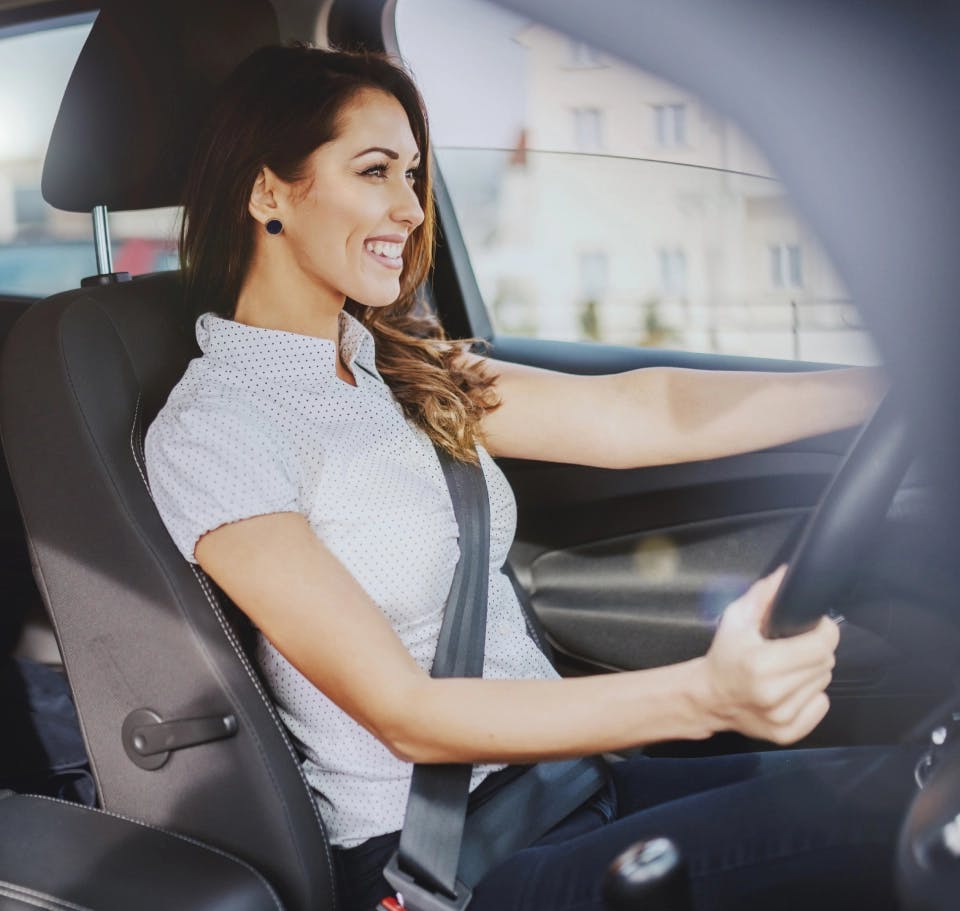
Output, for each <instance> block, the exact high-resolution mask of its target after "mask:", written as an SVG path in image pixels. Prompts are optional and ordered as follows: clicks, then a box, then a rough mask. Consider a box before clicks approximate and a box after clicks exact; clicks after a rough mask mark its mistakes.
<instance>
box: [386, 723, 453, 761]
mask: <svg viewBox="0 0 960 911" xmlns="http://www.w3.org/2000/svg"><path fill="white" fill-rule="evenodd" d="M423 734H424V732H423V731H418V730H417V729H416V728H415V727H403V728H401V727H400V726H397V727H391V728H389V729H387V730H383V731H381V732H380V733H378V735H377V736H378V738H379V740H380V742H381V743H382V744H383V745H384V746H385V747H386V748H387V749H388V750H389V751H390V752H391V753H392V754H393V755H394V756H396V757H397V759H399V760H401V761H402V762H451V761H453V760H452V759H451V757H449V756H448V755H446V754H445V752H444V751H443V750H441V749H438V748H437V744H436V743H435V742H431V741H430V740H429V739H428V738H425V737H424V736H423Z"/></svg>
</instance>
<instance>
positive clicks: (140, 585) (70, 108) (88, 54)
mask: <svg viewBox="0 0 960 911" xmlns="http://www.w3.org/2000/svg"><path fill="white" fill-rule="evenodd" d="M394 5H395V4H394V3H392V2H391V0H326V2H315V0H300V2H293V0H289V2H283V0H276V2H274V3H271V2H268V0H208V2H205V3H197V2H195V0H124V2H121V0H111V2H108V0H105V2H103V3H100V4H87V3H73V2H59V0H58V2H43V0H41V2H33V3H28V2H23V0H21V2H17V0H13V2H4V3H0V29H2V28H3V27H5V26H10V27H13V26H16V25H18V24H24V23H29V22H31V21H33V22H36V21H41V20H43V19H44V18H45V17H47V18H49V17H55V16H62V15H64V14H65V13H73V12H77V11H90V10H94V9H99V13H98V15H97V18H96V21H95V22H94V24H93V27H92V29H91V31H90V35H89V37H88V39H87V41H86V43H85V45H84V48H83V50H82V52H81V54H80V57H79V59H78V61H77V64H76V66H75V67H74V70H73V73H72V76H71V77H70V81H69V84H68V87H67V90H66V93H65V95H64V98H63V101H62V103H61V106H60V110H59V113H58V116H57V120H56V123H55V126H54V129H53V133H52V136H51V139H50V144H49V148H48V150H47V155H46V159H45V163H44V171H43V184H42V187H43V194H44V197H45V199H46V200H47V202H49V203H50V204H51V205H52V206H54V207H55V208H57V209H63V210H66V211H71V212H83V213H92V216H93V218H94V222H95V223H96V222H97V220H98V219H99V220H100V222H101V226H102V227H105V226H106V222H107V213H109V212H118V211H129V210H140V209H152V208H156V207H160V206H176V205H177V203H178V202H179V198H180V193H181V188H182V182H183V178H184V171H185V168H186V163H187V160H188V156H189V154H190V150H191V144H192V140H193V138H194V137H195V136H196V134H197V131H198V129H199V126H200V124H201V123H202V119H203V115H204V111H205V109H206V105H207V104H208V103H209V100H210V98H211V96H212V93H213V91H214V90H215V88H216V86H217V85H218V84H219V82H220V81H221V80H222V79H223V78H224V77H225V76H226V75H227V73H229V72H230V70H231V69H232V68H233V66H235V65H236V63H238V62H239V61H240V60H242V59H243V58H244V57H245V56H246V55H247V54H249V53H250V52H251V51H252V50H254V49H255V48H257V47H260V46H262V45H264V44H270V43H276V42H277V41H279V40H288V39H291V38H297V39H307V40H310V39H313V38H315V37H316V36H317V35H321V36H322V37H323V39H324V40H325V41H327V42H328V43H329V44H330V45H331V46H336V47H344V48H352V47H365V48H368V49H372V50H383V49H391V48H393V47H395V46H396V35H395V30H394V25H393V18H392V17H393V12H394ZM507 5H509V6H512V7H514V8H518V7H523V8H524V9H525V10H526V11H527V12H528V14H529V15H531V16H537V15H544V13H543V10H542V9H540V8H539V7H538V5H537V4H536V3H530V4H528V5H526V6H525V5H524V4H523V3H520V2H517V3H513V4H507ZM656 5H657V4H654V6H656ZM841 5H842V4H841ZM545 15H546V16H547V17H549V16H550V13H549V12H547V13H546V14H545ZM560 18H561V19H563V14H562V13H561V14H560ZM610 21H611V22H614V21H615V19H614V13H613V12H611V19H610ZM571 22H573V20H571V21H570V22H568V21H567V20H566V19H563V21H562V22H557V23H555V24H557V25H558V26H561V27H565V28H567V29H568V30H570V31H571V33H577V32H576V31H575V29H576V28H578V27H580V26H577V25H576V23H575V22H574V23H573V24H571ZM318 23H319V25H318ZM621 34H622V32H621ZM588 37H589V38H590V40H592V41H595V42H596V43H597V45H598V46H600V45H601V44H602V42H603V37H602V35H600V34H596V35H594V34H591V35H589V36H588ZM436 203H437V212H438V222H439V237H438V243H437V248H436V261H435V265H434V269H433V273H432V275H431V278H430V281H429V287H428V288H427V289H425V291H426V294H427V297H428V299H429V301H430V303H431V305H432V306H433V307H434V308H435V309H436V312H437V313H438V315H439V316H440V317H441V319H442V322H443V324H444V326H445V328H446V330H447V332H448V334H449V335H451V336H479V337H483V338H486V339H489V341H490V343H491V349H490V354H491V356H492V357H494V358H498V359H502V360H506V361H512V362H517V363H523V364H529V365H533V366H540V367H546V368H551V369H556V370H563V371H568V372H575V373H584V374H601V373H613V372H620V371H624V370H629V369H634V368H638V367H644V366H654V365H658V366H676V367H691V368H698V369H705V370H753V369H762V370H767V371H788V370H810V369H817V368H818V367H821V366H823V365H822V364H817V363H810V362H796V361H788V360H776V359H769V358H765V359H757V358H752V357H746V356H739V355H725V354H698V353H689V352H684V351H671V350H664V349H653V348H650V349H645V348H630V347H621V346H614V345H609V344H603V343H600V342H589V341H583V342H568V341H554V340H546V339H533V338H523V337H519V336H509V335H504V334H500V333H497V332H495V331H494V328H493V325H492V324H491V321H490V319H489V316H488V314H487V311H486V305H485V303H484V300H483V297H482V295H481V292H480V289H479V287H478V284H477V281H476V279H475V277H474V275H473V272H472V269H471V264H470V259H469V256H468V254H467V251H466V247H465V245H464V241H463V238H462V236H461V233H460V229H459V227H458V224H457V220H456V214H455V211H454V206H453V203H452V201H451V198H450V195H449V192H448V189H447V187H446V186H445V184H444V182H443V175H442V173H439V174H438V175H437V177H436ZM98 240H99V246H98V249H97V251H96V252H97V256H96V260H97V265H98V274H95V275H91V276H90V277H89V278H87V279H85V280H84V282H83V284H82V286H81V287H77V288H64V289H63V290H62V291H61V292H60V293H57V294H55V295H53V296H52V297H48V298H45V299H42V300H41V299H38V298H37V297H34V296H22V295H7V294H3V293H2V292H0V304H2V307H0V335H2V338H3V354H2V360H0V434H2V445H3V452H4V456H5V459H6V464H7V466H8V469H9V477H7V476H6V475H4V474H3V472H0V484H2V497H0V542H2V545H3V553H4V558H3V560H2V561H0V572H2V573H3V579H4V583H5V586H4V590H5V592H6V593H7V602H8V605H9V609H8V610H7V611H6V612H5V615H4V617H3V619H2V621H0V632H2V641H3V645H4V647H5V649H6V652H7V653H10V652H12V650H13V648H14V646H15V643H16V641H17V639H18V637H19V636H20V633H21V628H22V626H23V623H24V618H25V617H28V616H29V617H40V616H47V617H49V624H50V627H51V629H52V632H53V634H54V636H55V641H56V646H57V655H56V657H57V658H59V659H60V660H61V661H62V670H63V672H64V673H65V675H66V677H67V679H68V680H69V686H70V690H71V693H72V697H73V701H74V703H75V705H76V712H77V716H78V720H79V725H80V729H81V731H82V737H83V742H84V745H85V749H86V753H87V756H88V759H89V765H90V770H91V773H92V775H93V779H94V781H95V784H96V796H97V808H95V809H94V808H89V807H83V806H80V805H78V804H73V803H70V802H66V801H60V800H55V799H53V798H50V797H45V796H40V795H28V794H14V793H10V792H8V793H7V794H6V796H3V797H2V799H0V908H7V907H9V908H32V907H43V908H48V907H49V908H52V907H57V908H61V907H63V908H67V907H70V908H77V907H80V908H131V907H138V908H145V909H149V908H157V909H160V908H197V909H205V908H227V907H229V908H231V909H233V908H237V909H247V908H249V909H265V908H286V909H290V911H308V909H317V911H336V909H337V907H338V904H337V896H336V888H335V882H334V876H333V868H332V862H331V859H330V849H329V846H328V844H327V841H326V838H325V835H324V829H323V822H322V820H321V818H320V814H319V811H318V808H317V804H316V801H315V800H314V798H313V796H312V793H311V791H310V788H309V786H308V785H307V783H306V780H305V778H304V776H303V773H302V771H301V769H300V763H299V759H298V756H297V753H296V750H295V749H294V747H293V746H292V744H291V742H290V739H289V738H288V736H287V734H286V733H285V731H284V729H283V726H282V724H281V722H280V721H279V718H278V716H277V714H276V712H275V710H274V708H273V705H272V703H271V700H270V697H269V694H268V693H267V691H266V689H265V687H264V684H263V683H262V681H261V679H260V677H259V674H258V671H257V668H256V667H255V665H254V663H253V662H252V661H251V658H250V657H249V655H248V648H247V646H248V639H249V634H250V629H249V628H248V627H247V625H246V623H245V621H244V618H243V617H242V615H241V614H240V613H239V611H237V609H236V608H235V607H234V606H233V605H231V604H230V602H229V599H227V598H226V596H225V595H224V594H223V593H222V592H221V591H219V590H218V589H217V587H216V586H215V585H214V584H213V583H212V582H211V580H210V579H208V578H207V577H206V576H205V575H204V574H203V572H202V571H201V570H200V569H199V567H194V566H191V565H189V564H188V563H186V562H185V561H184V560H183V559H182V557H181V556H180V554H179V553H178V551H177V549H176V547H175V546H174V544H173V542H172V541H171V539H170V537H169V535H168V534H167V532H166V529H165V528H164V526H163V524H162V522H161V520H160V517H159V514H158V513H157V511H156V509H155V507H154V505H153V502H152V500H151V497H150V490H149V482H148V478H147V476H146V472H145V468H144V460H143V436H144V433H145V430H146V428H147V427H148V426H149V425H150V422H151V421H152V420H153V418H154V417H155V416H156V414H157V412H158V411H159V410H160V408H161V407H162V406H163V403H164V401H165V400H166V396H167V394H168V393H169V391H170V389H171V388H172V387H173V386H174V385H175V383H176V382H177V381H178V380H179V378H180V376H181V375H182V374H183V371H184V369H185V368H186V365H187V363H188V362H189V361H190V359H191V358H193V357H195V356H197V355H198V353H199V352H198V348H197V345H196V342H195V340H194V335H193V326H192V324H191V322H190V320H189V319H188V318H187V316H186V314H185V313H184V312H183V311H182V309H181V308H180V294H179V274H178V273H177V272H176V271H166V272H156V273H148V274H144V275H135V276H133V277H131V276H130V275H129V274H128V273H124V272H119V271H115V270H114V268H113V266H112V259H111V255H110V249H109V233H108V232H107V234H106V235H103V234H100V235H98ZM892 350H894V352H896V349H895V347H894V349H892ZM894 377H895V378H896V373H894ZM915 403H916V398H915V397H914V398H911V397H910V395H909V390H908V393H905V394H904V395H902V396H901V395H900V393H899V391H898V387H896V386H895V394H891V396H889V397H888V399H887V401H885V402H884V405H883V406H882V407H881V409H880V410H879V411H878V414H877V416H876V417H875V419H874V420H873V421H872V422H869V423H868V424H867V426H866V427H865V428H863V429H862V430H861V429H860V428H855V429H852V430H850V431H844V432H837V433H832V434H828V435H823V436H819V437H814V438H808V439H803V440H799V441H797V442H795V443H791V444H788V445H784V446H779V447H775V448H772V449H768V450H764V451H760V452H751V453H748V454H745V455H741V456H735V457H729V458H723V459H716V460H711V461H705V462H697V463H689V464H682V465H667V466H661V467H653V468H643V469H625V470H608V469H598V468H590V467H586V466H577V465H564V464H557V463H541V462H530V461H523V460H514V459H504V460H501V462H500V465H501V468H502V469H503V471H504V472H505V474H506V475H507V477H508V479H509V481H510V484H511V486H512V488H513V490H514V492H515V494H516V498H517V505H518V526H517V537H516V542H515V545H514V547H513V549H512V550H511V554H510V561H509V566H508V567H507V569H508V570H509V572H510V573H511V574H512V576H513V579H514V584H515V587H516V588H517V591H518V593H519V595H520V597H521V600H522V602H523V603H524V605H525V607H526V608H527V609H528V612H529V614H530V616H531V618H532V621H531V622H533V623H535V624H537V625H538V628H539V629H540V630H541V631H542V632H543V633H544V637H545V639H546V640H547V641H548V642H549V646H550V648H551V650H552V655H553V659H554V661H555V664H556V666H557V668H558V669H559V670H560V671H561V673H562V674H564V675H581V674H594V673H614V672H617V671H623V670H629V669H639V668H646V667H655V666H659V665H663V664H668V663H672V662H676V661H682V660H685V659H687V658H691V657H694V656H696V655H700V654H703V653H704V652H705V650H706V649H707V647H708V646H709V643H710V640H711V637H712V634H713V631H714V629H715V626H716V622H717V620H718V617H719V614H720V612H721V611H722V609H723V607H724V606H725V605H726V604H728V603H729V602H730V601H731V600H732V599H733V598H734V597H735V596H736V595H738V594H739V593H741V592H742V591H743V590H744V589H745V588H746V587H747V585H749V583H750V582H752V581H753V580H754V579H756V578H757V577H759V576H761V575H763V574H765V573H767V572H769V571H771V570H772V569H773V568H774V567H776V566H777V565H779V564H780V563H782V562H785V561H790V562H791V564H792V569H791V572H792V573H793V574H794V576H795V579H794V582H793V587H792V589H791V591H790V592H789V593H788V594H789V595H790V596H792V598H793V606H792V607H790V606H788V605H786V604H784V605H780V606H781V607H782V612H783V613H784V617H785V625H784V626H782V627H781V629H782V630H783V631H786V629H787V628H788V627H789V625H790V623H789V621H790V619H791V618H793V619H797V618H798V616H799V615H798V614H797V611H800V612H801V613H802V612H803V611H804V610H806V611H807V612H808V613H809V612H810V611H811V609H812V611H813V616H816V615H818V614H819V613H821V612H823V611H826V610H829V611H830V612H831V613H833V614H834V615H835V616H837V617H838V619H839V620H840V623H841V631H842V634H841V646H840V650H839V653H838V666H837V670H836V673H835V677H834V682H833V684H832V685H831V689H830V696H831V710H830V713H829V715H828V717H827V718H826V719H825V721H824V722H823V723H822V724H821V725H820V726H819V727H818V728H817V730H816V731H814V733H813V734H812V735H810V737H808V738H806V739H805V740H804V741H803V742H802V743H801V744H799V745H798V746H801V747H803V746H831V745H857V744H885V743H895V742H898V741H900V740H903V739H906V738H911V737H919V738H924V737H929V736H930V732H931V731H932V732H934V733H933V738H934V739H933V742H934V745H935V746H936V747H937V748H938V752H937V753H936V757H935V761H934V760H933V759H932V760H931V769H932V770H933V771H932V773H931V776H930V780H929V782H927V784H926V786H925V787H924V788H923V789H922V790H919V791H918V799H917V802H916V804H915V806H914V807H913V808H912V809H911V815H910V818H909V819H908V820H905V827H904V834H903V844H904V848H903V850H904V852H905V858H906V859H905V860H903V865H904V869H903V873H902V882H903V884H904V885H903V895H904V898H903V900H904V907H914V906H916V907H921V905H920V904H919V902H921V901H926V902H927V904H926V905H922V907H929V908H937V909H939V908H946V907H948V906H949V904H948V901H949V896H950V895H951V894H952V895H956V894H957V893H956V889H957V888H958V887H960V872H958V871H960V865H958V863H957V856H960V849H957V850H955V851H953V853H952V854H951V853H950V851H946V849H945V848H944V849H942V850H941V848H942V845H941V842H940V841H938V842H937V845H938V846H940V847H938V848H937V849H936V850H937V851H940V853H941V854H943V852H944V851H946V854H944V856H945V857H947V860H944V861H943V863H942V865H940V866H938V864H939V863H940V861H937V860H936V858H937V857H939V856H940V854H937V853H936V851H933V853H932V854H930V855H929V858H934V859H929V858H928V855H927V854H925V853H924V851H926V850H927V849H926V847H923V846H929V845H930V844H932V842H931V839H936V838H940V834H939V833H942V839H941V840H942V842H943V844H946V845H947V846H948V847H949V844H950V841H949V837H948V836H949V831H950V830H949V826H950V825H951V824H954V823H956V820H960V816H957V814H958V813H960V760H958V757H957V756H956V755H954V754H951V753H949V749H950V747H951V746H952V745H953V744H954V740H952V739H951V736H952V729H950V730H948V726H949V723H951V719H952V723H953V724H956V722H957V721H958V720H960V714H958V712H957V704H956V693H957V689H958V684H960V671H958V668H960V663H958V661H957V658H958V656H960V622H958V621H960V615H958V613H957V610H956V603H955V602H956V594H957V591H958V588H960V585H958V583H960V578H958V567H957V564H956V560H955V558H954V557H953V553H952V549H950V548H947V547H944V546H943V543H942V537H943V536H942V526H941V525H939V524H937V523H936V522H933V521H932V520H931V517H932V516H934V515H939V512H938V510H940V509H942V508H944V504H945V502H946V499H945V495H944V493H943V491H942V488H941V486H940V482H939V480H938V479H939V478H940V474H939V471H940V469H939V463H938V462H937V461H936V459H932V460H931V459H929V458H925V457H924V456H925V452H924V451H923V450H922V449H921V448H920V446H919V444H918V443H917V439H918V434H917V433H915V432H914V431H913V430H912V429H911V426H910V425H909V424H907V423H906V422H905V417H904V415H906V414H909V413H910V412H911V411H915V410H916V409H915ZM919 438H921V439H923V437H922V434H920V436H919ZM811 519H813V520H814V521H813V522H811ZM934 539H936V544H934ZM798 547H799V548H801V550H800V551H799V553H800V557H799V558H798V557H797V553H798ZM811 605H812V608H811ZM9 698H12V694H11V695H8V694H4V699H5V700H6V699H9ZM944 725H947V727H945V726H944ZM938 732H943V733H942V734H940V733H938ZM938 739H939V742H938ZM770 748H771V746H770V745H769V744H762V743H758V742H752V741H748V740H747V739H746V738H744V737H741V736H740V735H733V734H729V735H719V736H716V737H714V738H712V739H711V740H710V741H707V742H703V743H701V742H697V743H664V744H656V745H652V746H649V747H646V748H645V751H646V752H648V753H650V754H651V755H678V756H679V755H706V754H716V753H723V752H732V751H741V750H760V749H770ZM2 749H4V748H3V747H2V746H0V750H2ZM945 757H946V758H945ZM934 766H935V768H934ZM928 771H930V770H928ZM2 785H3V782H0V786H2ZM956 824H957V825H960V823H956ZM931 833H933V834H931ZM918 845H919V846H920V847H917V846H918ZM931 850H932V849H931ZM951 858H952V859H951ZM611 860H613V859H612V858H611Z"/></svg>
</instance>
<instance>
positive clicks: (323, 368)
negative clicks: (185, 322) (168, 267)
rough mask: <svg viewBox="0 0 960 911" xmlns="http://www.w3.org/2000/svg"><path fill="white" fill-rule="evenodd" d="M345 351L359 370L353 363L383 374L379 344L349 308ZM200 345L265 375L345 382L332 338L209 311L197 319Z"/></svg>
mask: <svg viewBox="0 0 960 911" xmlns="http://www.w3.org/2000/svg"><path fill="white" fill-rule="evenodd" d="M338 326H339V330H340V353H341V357H342V358H343V361H344V363H345V364H346V365H347V366H348V367H349V368H350V369H351V372H353V373H354V375H356V371H354V369H353V368H354V363H355V362H356V364H357V365H358V366H359V367H361V368H362V369H363V370H366V371H367V372H369V373H372V374H373V375H374V376H376V377H378V378H379V377H380V374H379V372H378V371H377V365H376V346H375V343H374V340H373V336H372V335H371V334H370V330H369V329H367V327H366V326H364V325H363V323H361V322H360V321H359V320H358V319H356V317H354V316H351V315H350V314H349V313H347V312H346V310H341V311H340V317H339V320H338ZM196 333H197V343H198V344H199V345H200V350H201V351H202V352H203V353H204V355H205V356H207V357H210V358H213V359H214V360H216V361H219V362H223V363H225V364H227V365H229V366H231V367H234V368H235V369H238V370H240V371H242V372H244V373H246V372H253V373H256V374H257V376H258V377H262V378H263V379H276V380H283V381H285V382H297V383H300V384H305V385H308V386H312V387H316V386H318V385H322V384H323V383H325V382H327V381H330V382H342V381H341V380H338V378H337V375H336V362H335V358H336V346H335V345H334V343H333V341H332V340H331V339H328V338H318V337H316V336H313V335H302V334H300V333H298V332H286V331H284V330H282V329H261V328H259V327H257V326H248V325H246V324H245V323H238V322H236V320H232V319H224V318H223V317H222V316H218V315H217V314H216V313H204V314H202V315H201V316H200V317H199V318H198V319H197V323H196Z"/></svg>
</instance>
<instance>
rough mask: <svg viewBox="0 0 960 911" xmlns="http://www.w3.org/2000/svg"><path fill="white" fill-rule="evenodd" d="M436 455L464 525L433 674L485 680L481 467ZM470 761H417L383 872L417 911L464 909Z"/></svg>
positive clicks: (486, 526) (486, 549)
mask: <svg viewBox="0 0 960 911" xmlns="http://www.w3.org/2000/svg"><path fill="white" fill-rule="evenodd" d="M436 448H437V455H438V457H439V459H440V465H441V467H442V468H443V474H444V478H445V479H446V482H447V487H448V489H449V490H450V497H451V499H452V501H453V509H454V513H455V515H456V518H457V524H458V526H459V528H460V559H459V561H458V562H457V567H456V569H455V570H454V574H453V581H452V583H451V585H450V593H449V595H448V596H447V604H446V608H445V610H444V615H443V624H442V626H441V628H440V637H439V640H438V642H437V651H436V655H435V657H434V662H433V668H432V670H431V676H433V677H482V676H483V651H484V642H485V638H486V627H487V591H488V584H489V572H490V568H489V556H488V555H489V553H490V502H489V499H488V496H487V485H486V480H485V478H484V476H483V469H482V468H481V467H480V466H479V465H475V464H470V463H466V462H461V461H458V460H456V459H454V458H453V457H452V456H450V455H449V454H448V453H447V452H446V451H445V450H442V449H441V448H440V447H439V446H438V447H436ZM472 770H473V767H472V765H470V764H452V763H451V764H429V765H425V764H417V765H415V766H414V768H413V778H412V781H411V783H410V796H409V798H408V800H407V810H406V815H405V817H404V821H403V831H402V832H401V835H400V847H399V850H398V851H397V854H396V855H395V856H394V857H393V858H392V860H391V861H390V863H389V864H388V865H387V868H386V869H385V870H384V875H385V876H386V878H387V880H388V881H389V882H390V885H391V886H393V887H394V888H395V889H396V890H397V892H398V893H400V894H402V895H403V896H404V899H405V902H406V905H407V907H410V908H412V909H415V911H433V909H434V908H443V909H444V911H450V909H451V908H465V907H466V905H467V903H468V902H469V900H470V890H469V889H467V888H466V887H465V886H463V884H462V883H458V882H457V866H458V863H459V860H460V845H461V842H462V840H463V830H464V820H465V819H466V814H467V801H468V798H469V790H470V776H471V773H472Z"/></svg>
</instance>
